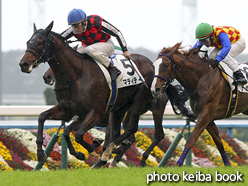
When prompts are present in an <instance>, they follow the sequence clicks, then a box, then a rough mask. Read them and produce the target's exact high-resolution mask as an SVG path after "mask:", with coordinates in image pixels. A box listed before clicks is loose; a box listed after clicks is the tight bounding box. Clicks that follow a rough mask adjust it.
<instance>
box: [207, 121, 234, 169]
mask: <svg viewBox="0 0 248 186" xmlns="http://www.w3.org/2000/svg"><path fill="white" fill-rule="evenodd" d="M206 129H207V131H208V132H209V134H210V135H211V136H212V138H213V140H214V142H215V144H216V146H217V148H218V150H219V152H220V154H221V157H222V159H223V162H224V164H225V166H231V163H230V161H229V159H228V157H227V154H226V151H225V149H224V147H223V143H222V141H221V138H220V134H219V130H218V128H217V126H216V124H215V123H214V122H213V121H212V122H210V123H209V124H208V126H207V128H206Z"/></svg>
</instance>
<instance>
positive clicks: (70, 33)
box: [61, 26, 74, 39]
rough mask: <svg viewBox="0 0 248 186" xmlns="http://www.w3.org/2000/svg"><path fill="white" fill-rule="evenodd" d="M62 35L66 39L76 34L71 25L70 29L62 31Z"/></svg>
mask: <svg viewBox="0 0 248 186" xmlns="http://www.w3.org/2000/svg"><path fill="white" fill-rule="evenodd" d="M61 35H62V37H64V38H65V39H69V38H71V37H72V36H74V33H73V29H72V27H71V26H70V27H69V28H68V29H66V30H65V31H63V32H62V33H61Z"/></svg>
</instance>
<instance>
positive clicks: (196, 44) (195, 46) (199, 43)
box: [193, 40, 203, 50]
mask: <svg viewBox="0 0 248 186" xmlns="http://www.w3.org/2000/svg"><path fill="white" fill-rule="evenodd" d="M202 46H203V44H202V42H201V41H199V40H197V41H196V43H195V45H194V46H193V48H197V49H199V50H200V49H201V47H202Z"/></svg>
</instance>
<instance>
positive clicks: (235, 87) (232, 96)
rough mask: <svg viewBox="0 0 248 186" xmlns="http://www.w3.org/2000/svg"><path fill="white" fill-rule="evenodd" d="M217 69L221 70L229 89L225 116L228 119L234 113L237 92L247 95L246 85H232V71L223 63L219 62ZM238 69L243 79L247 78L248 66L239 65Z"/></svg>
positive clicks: (247, 88)
mask: <svg viewBox="0 0 248 186" xmlns="http://www.w3.org/2000/svg"><path fill="white" fill-rule="evenodd" d="M219 68H220V69H221V72H222V76H223V77H224V79H225V80H226V81H227V82H228V83H229V85H230V88H231V92H230V99H229V104H228V108H227V112H226V115H225V118H230V117H232V116H233V115H234V113H235V111H236V106H237V102H238V94H239V92H245V93H248V83H247V84H245V85H237V84H234V80H233V71H232V70H231V69H230V68H229V67H228V66H227V65H226V64H225V63H223V62H220V64H219ZM239 69H241V72H242V73H243V75H244V76H245V77H248V65H246V64H240V65H239Z"/></svg>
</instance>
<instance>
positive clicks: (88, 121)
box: [75, 109, 104, 153]
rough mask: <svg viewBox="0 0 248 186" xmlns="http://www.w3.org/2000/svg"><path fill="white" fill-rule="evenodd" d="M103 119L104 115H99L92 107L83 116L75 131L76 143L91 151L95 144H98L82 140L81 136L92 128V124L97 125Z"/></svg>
mask: <svg viewBox="0 0 248 186" xmlns="http://www.w3.org/2000/svg"><path fill="white" fill-rule="evenodd" d="M103 119H104V115H103V116H102V117H100V116H99V115H98V114H97V113H96V111H95V110H94V109H92V110H91V111H90V112H89V113H88V114H87V115H86V117H85V118H84V120H83V121H82V122H81V126H80V127H79V129H78V131H77V132H76V133H75V140H76V142H77V143H79V144H80V145H82V146H83V147H84V148H85V149H87V151H88V152H89V153H91V152H93V151H94V149H95V148H96V146H98V144H96V143H93V144H89V143H87V142H86V141H84V139H83V137H84V134H85V133H86V132H87V131H88V130H90V129H91V128H93V127H94V126H97V124H99V123H100V122H101V121H102V120H103Z"/></svg>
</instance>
